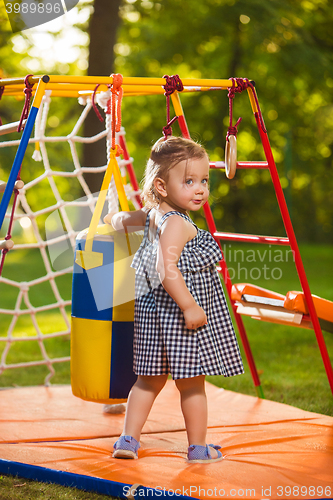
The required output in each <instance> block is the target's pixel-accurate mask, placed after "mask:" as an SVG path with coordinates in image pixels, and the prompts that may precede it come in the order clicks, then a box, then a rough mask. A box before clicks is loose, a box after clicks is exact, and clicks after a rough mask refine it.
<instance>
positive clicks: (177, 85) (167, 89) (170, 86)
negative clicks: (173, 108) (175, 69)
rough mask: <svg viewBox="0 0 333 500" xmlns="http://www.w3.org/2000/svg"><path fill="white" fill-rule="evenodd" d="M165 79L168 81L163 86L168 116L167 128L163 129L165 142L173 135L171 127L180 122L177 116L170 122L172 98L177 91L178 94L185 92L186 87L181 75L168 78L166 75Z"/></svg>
mask: <svg viewBox="0 0 333 500" xmlns="http://www.w3.org/2000/svg"><path fill="white" fill-rule="evenodd" d="M163 78H165V79H166V83H165V85H163V89H164V95H165V97H166V116H167V124H166V126H165V127H163V129H162V131H163V136H164V140H166V139H167V138H168V137H169V136H171V135H172V128H171V125H172V124H173V123H174V122H175V121H176V120H178V116H175V117H174V118H172V120H170V96H171V94H173V93H174V92H175V91H176V90H177V92H181V91H182V90H184V85H183V83H182V81H181V79H180V78H179V75H173V76H168V75H164V76H163Z"/></svg>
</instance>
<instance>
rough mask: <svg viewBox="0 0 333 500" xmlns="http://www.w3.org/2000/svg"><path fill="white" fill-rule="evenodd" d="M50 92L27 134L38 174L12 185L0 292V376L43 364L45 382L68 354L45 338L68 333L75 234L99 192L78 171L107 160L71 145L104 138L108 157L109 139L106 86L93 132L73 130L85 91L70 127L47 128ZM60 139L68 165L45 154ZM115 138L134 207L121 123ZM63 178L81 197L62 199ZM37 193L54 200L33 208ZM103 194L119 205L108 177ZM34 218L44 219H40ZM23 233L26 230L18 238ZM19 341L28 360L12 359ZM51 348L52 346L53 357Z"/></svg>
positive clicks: (11, 144) (7, 143) (5, 144)
mask: <svg viewBox="0 0 333 500" xmlns="http://www.w3.org/2000/svg"><path fill="white" fill-rule="evenodd" d="M51 92H52V91H48V90H47V91H46V92H45V94H44V96H43V98H42V102H41V105H40V107H39V111H38V114H37V117H36V121H35V133H34V137H31V138H30V139H29V144H32V145H33V146H34V152H33V155H32V158H33V159H34V160H35V161H36V162H38V163H36V164H35V165H36V168H35V169H34V171H35V172H37V174H36V176H32V177H33V178H32V179H31V180H29V181H28V182H27V183H26V184H25V185H24V187H23V188H22V189H20V190H19V194H18V199H17V203H16V207H15V210H14V214H13V226H12V233H13V239H14V240H15V245H14V247H13V248H12V249H11V251H10V252H9V254H8V255H7V260H6V265H5V266H4V270H3V272H2V276H0V297H2V299H1V303H0V317H1V332H0V353H1V360H0V375H1V374H2V373H3V372H4V371H5V370H9V369H15V368H19V369H26V368H28V367H34V366H40V365H44V366H45V367H46V372H47V374H46V377H45V380H44V383H45V384H48V383H49V381H50V379H51V378H52V377H53V376H54V374H55V365H56V364H57V363H65V362H68V361H69V359H70V357H69V352H68V355H66V356H64V355H61V356H57V355H56V349H55V350H54V349H53V348H52V345H53V344H52V339H55V338H60V337H63V338H64V339H65V340H68V345H69V337H68V336H69V334H70V318H69V316H70V306H71V300H70V291H71V275H72V269H73V266H72V262H73V255H74V254H73V251H74V247H75V238H76V236H77V234H78V233H79V232H80V231H81V230H82V229H84V228H85V227H87V226H88V225H89V221H90V218H91V215H92V213H93V212H94V208H95V205H96V201H97V197H98V193H92V192H91V191H90V189H89V186H88V184H87V182H86V180H85V178H84V174H85V173H94V174H98V173H101V172H104V171H105V170H106V169H107V164H105V165H101V166H99V167H82V166H81V163H80V159H79V154H78V145H79V144H82V143H93V142H96V141H100V140H101V139H103V138H106V146H107V157H108V159H109V151H110V144H111V143H110V141H111V136H110V125H111V123H110V120H111V118H110V113H108V112H107V103H108V100H109V97H110V96H109V94H108V92H109V91H106V92H104V93H100V94H99V98H98V100H97V102H98V103H99V104H100V107H102V108H104V110H105V116H106V119H105V129H104V130H103V131H102V132H100V133H99V134H97V135H95V136H93V137H83V136H82V135H79V133H80V130H81V129H82V127H83V124H84V121H85V119H86V117H87V115H88V113H89V112H90V110H91V108H92V107H93V103H92V99H91V97H89V96H88V97H87V96H86V97H81V98H79V104H80V105H82V106H83V110H82V112H81V113H80V116H79V118H78V120H77V122H76V123H75V125H74V127H73V129H72V130H71V132H70V133H69V134H67V135H64V136H56V137H55V136H54V135H51V134H47V124H48V117H49V111H50V105H51ZM109 93H110V92H109ZM78 106H79V105H78ZM1 128H3V129H4V132H2V133H3V134H4V133H7V132H6V129H8V128H9V129H10V127H7V126H3V127H0V132H1ZM2 137H4V136H2ZM60 143H64V144H67V148H68V146H69V150H70V155H71V167H70V169H68V168H67V169H66V170H65V169H63V170H61V163H62V162H61V161H59V162H57V166H55V165H53V164H52V160H51V158H52V159H53V162H54V159H55V158H56V157H57V149H56V148H57V147H59V144H60ZM117 143H121V144H122V149H123V158H126V159H120V158H117V161H118V165H119V168H120V172H121V175H122V179H123V182H124V184H125V185H124V187H125V192H126V194H127V197H128V198H129V199H130V200H131V201H132V202H133V205H134V207H136V208H137V207H138V206H139V205H138V199H139V197H138V194H139V192H138V191H137V190H136V191H134V190H133V188H132V186H131V184H130V183H127V181H126V167H128V166H129V165H131V162H132V159H131V158H130V157H129V155H128V152H127V148H126V142H125V131H124V129H123V128H121V129H120V131H119V132H118V133H117ZM19 144H20V140H15V139H14V140H2V141H0V148H1V149H2V150H3V151H4V148H15V147H17V146H18V145H19ZM33 146H32V148H31V149H33ZM29 148H30V146H29ZM52 150H53V153H52ZM27 151H29V149H28V150H27ZM54 151H56V152H54ZM50 153H51V154H50ZM39 162H40V163H39ZM67 163H68V162H67ZM59 164H60V168H59ZM41 166H42V168H41ZM22 177H23V179H24V178H25V177H26V176H25V173H24V165H23V170H22ZM65 178H66V179H67V180H68V181H70V182H74V183H76V186H75V187H74V185H73V187H74V192H76V193H81V197H80V194H79V198H78V199H77V200H75V201H73V200H71V201H68V192H66V191H64V189H61V182H59V180H61V179H65ZM66 186H68V184H66ZM37 189H38V195H39V197H40V199H39V201H40V203H38V206H39V207H38V208H39V209H36V208H35V206H32V205H33V204H32V203H31V202H30V201H29V199H30V198H31V199H33V198H36V196H35V197H31V196H29V195H30V194H31V193H33V192H34V191H35V192H36V190H37ZM82 194H83V195H82ZM42 198H45V199H47V200H50V199H54V200H55V203H51V204H50V205H49V206H45V207H44V208H40V207H41V206H43V200H42ZM66 198H67V199H66ZM107 200H108V209H109V210H111V209H112V210H117V209H118V196H117V190H116V189H115V186H114V182H112V183H111V185H110V187H109V190H108V194H107ZM35 205H36V204H35ZM11 208H12V207H9V209H8V210H7V213H6V216H5V224H4V226H6V224H7V226H8V221H9V219H10V217H11ZM40 221H43V223H42V224H41V223H40ZM44 221H45V230H44ZM20 233H21V234H20ZM22 233H23V237H22ZM24 235H28V236H29V237H28V238H25V237H24ZM3 236H4V235H3ZM3 236H2V237H3ZM16 240H18V241H17V242H16ZM23 263H24V265H23ZM7 269H8V272H7ZM34 273H36V274H34ZM18 342H27V343H30V346H31V348H30V349H28V348H27V349H22V350H20V352H22V351H24V352H27V353H28V352H29V354H26V355H25V356H26V358H27V359H19V356H17V355H12V353H14V352H15V345H17V343H18ZM32 343H33V345H32ZM36 344H37V345H36ZM26 345H27V344H26ZM38 346H39V349H38ZM49 346H50V349H49ZM31 349H32V351H33V352H31ZM51 351H53V354H54V353H55V356H54V357H52V354H51ZM68 351H69V349H68ZM25 356H24V358H25ZM28 356H29V357H28ZM31 358H32V359H31Z"/></svg>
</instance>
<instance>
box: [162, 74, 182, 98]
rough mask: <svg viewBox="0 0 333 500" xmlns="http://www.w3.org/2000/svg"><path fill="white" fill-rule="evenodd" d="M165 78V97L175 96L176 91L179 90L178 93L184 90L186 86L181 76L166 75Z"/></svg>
mask: <svg viewBox="0 0 333 500" xmlns="http://www.w3.org/2000/svg"><path fill="white" fill-rule="evenodd" d="M163 78H165V79H166V83H165V85H163V88H164V95H165V96H169V95H171V94H173V93H174V91H175V90H177V91H178V92H181V91H182V90H184V85H183V83H182V81H181V79H180V77H179V75H173V76H168V75H164V76H163Z"/></svg>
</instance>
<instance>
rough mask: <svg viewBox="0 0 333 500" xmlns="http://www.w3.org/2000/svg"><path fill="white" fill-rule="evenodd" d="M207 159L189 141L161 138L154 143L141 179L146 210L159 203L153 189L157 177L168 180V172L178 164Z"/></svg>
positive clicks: (177, 138)
mask: <svg viewBox="0 0 333 500" xmlns="http://www.w3.org/2000/svg"><path fill="white" fill-rule="evenodd" d="M205 156H206V157H207V153H206V150H205V149H204V148H203V147H202V146H201V145H200V144H198V143H196V142H194V141H192V140H191V139H184V138H183V137H174V136H171V137H168V139H166V140H165V139H164V137H162V138H161V139H159V140H158V141H157V142H155V144H154V146H153V147H152V150H151V153H150V157H149V160H148V162H147V165H146V170H145V174H144V178H143V188H142V194H141V197H142V199H143V201H144V202H145V206H146V207H148V208H153V207H156V206H157V205H158V204H159V202H160V199H159V195H158V193H157V191H156V190H155V187H154V181H155V179H156V178H157V177H159V178H161V179H163V180H164V181H167V180H168V176H169V172H170V170H171V169H172V168H173V167H175V166H176V165H177V164H178V163H180V162H181V161H184V160H190V159H192V158H193V159H202V158H204V157H205Z"/></svg>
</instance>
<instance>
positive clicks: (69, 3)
mask: <svg viewBox="0 0 333 500" xmlns="http://www.w3.org/2000/svg"><path fill="white" fill-rule="evenodd" d="M1 2H2V3H3V6H4V8H5V11H6V13H7V16H8V20H9V23H10V26H11V28H12V31H13V33H17V32H18V31H24V30H27V29H29V28H34V27H35V26H40V25H42V24H45V23H47V22H49V21H53V19H56V18H57V17H60V16H63V15H64V14H66V12H68V11H69V10H71V9H73V8H74V7H75V6H76V5H77V4H78V3H79V0H0V3H1Z"/></svg>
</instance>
